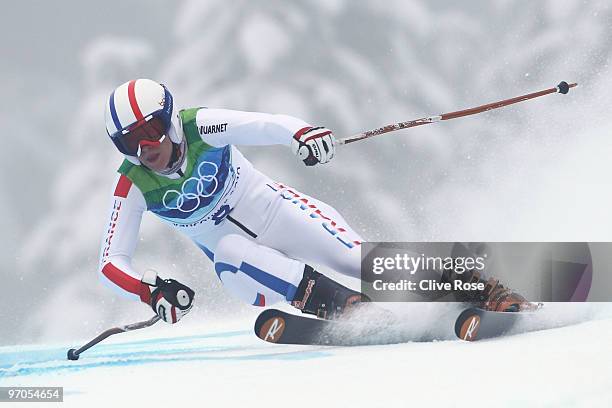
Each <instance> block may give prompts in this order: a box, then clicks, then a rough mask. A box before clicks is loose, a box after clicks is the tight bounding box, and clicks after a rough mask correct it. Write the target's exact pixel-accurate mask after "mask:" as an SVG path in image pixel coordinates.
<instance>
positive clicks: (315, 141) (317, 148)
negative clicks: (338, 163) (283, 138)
mask: <svg viewBox="0 0 612 408" xmlns="http://www.w3.org/2000/svg"><path fill="white" fill-rule="evenodd" d="M291 151H292V152H293V154H295V155H296V156H297V157H299V158H300V160H302V161H303V162H304V164H305V165H307V166H314V165H315V164H319V163H321V164H324V163H327V162H328V161H330V160H331V159H333V158H334V154H335V152H336V138H335V137H334V135H333V133H332V131H331V130H329V129H327V128H324V127H311V128H304V129H301V130H299V131H298V132H297V133H296V134H295V135H294V136H293V140H292V141H291Z"/></svg>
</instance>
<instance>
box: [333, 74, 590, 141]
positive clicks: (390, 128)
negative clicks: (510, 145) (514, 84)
mask: <svg viewBox="0 0 612 408" xmlns="http://www.w3.org/2000/svg"><path fill="white" fill-rule="evenodd" d="M577 85H578V84H576V83H572V84H568V83H567V82H565V81H562V82H561V83H559V85H557V86H556V87H554V88H549V89H544V90H542V91H538V92H533V93H530V94H525V95H520V96H517V97H514V98H510V99H504V100H502V101H497V102H491V103H488V104H486V105H481V106H476V107H474V108H469V109H464V110H460V111H456V112H449V113H441V114H439V115H434V116H427V117H425V118H420V119H415V120H409V121H407V122H398V123H393V124H390V125H386V126H383V127H380V128H378V129H372V130H367V131H365V132H361V133H357V134H355V135H352V136H348V137H345V138H343V139H338V140H337V144H338V145H345V144H348V143H353V142H357V141H359V140H363V139H368V138H370V137H373V136H378V135H382V134H385V133H389V132H394V131H396V130H401V129H406V128H411V127H415V126H421V125H427V124H430V123H434V122H439V121H441V120H450V119H456V118H461V117H464V116H470V115H475V114H477V113H481V112H486V111H490V110H493V109H497V108H501V107H503V106H508V105H512V104H515V103H519V102H523V101H526V100H529V99H534V98H539V97H540V96H544V95H548V94H551V93H561V94H566V93H568V92H569V90H570V88H573V87H575V86H577Z"/></svg>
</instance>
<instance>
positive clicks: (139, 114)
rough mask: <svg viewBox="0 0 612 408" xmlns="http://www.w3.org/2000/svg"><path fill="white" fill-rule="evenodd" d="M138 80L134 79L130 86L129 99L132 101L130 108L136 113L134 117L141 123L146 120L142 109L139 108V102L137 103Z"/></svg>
mask: <svg viewBox="0 0 612 408" xmlns="http://www.w3.org/2000/svg"><path fill="white" fill-rule="evenodd" d="M135 88H136V80H135V79H133V80H131V81H130V83H129V84H128V98H129V100H130V106H131V107H132V112H134V116H136V120H138V121H140V120H143V119H144V116H143V115H142V112H141V111H140V107H138V102H137V101H136V91H135Z"/></svg>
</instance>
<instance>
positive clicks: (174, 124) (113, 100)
mask: <svg viewBox="0 0 612 408" xmlns="http://www.w3.org/2000/svg"><path fill="white" fill-rule="evenodd" d="M105 120H106V130H107V133H108V135H109V136H110V138H111V140H112V141H113V143H114V144H115V146H116V147H117V149H118V150H119V151H120V152H121V153H123V154H124V156H125V160H124V161H123V163H122V164H121V166H120V167H119V170H118V175H117V178H116V181H115V182H114V185H113V188H112V197H111V199H110V205H109V216H108V223H107V228H106V230H105V233H104V238H103V241H102V248H101V253H100V263H99V271H100V274H101V277H102V279H103V280H104V281H105V282H107V283H111V286H112V287H114V288H119V289H120V291H121V292H122V293H124V294H126V295H127V296H130V297H132V298H134V299H140V300H141V301H142V302H144V303H146V304H147V305H149V306H150V307H152V308H153V310H154V311H155V312H156V313H157V314H158V315H159V316H160V318H161V319H163V320H164V321H166V322H169V323H176V322H177V321H179V320H180V319H181V318H182V317H183V316H184V315H185V314H187V313H188V312H189V311H190V310H191V308H192V305H193V299H194V295H195V293H194V291H193V290H192V289H191V288H189V287H188V286H187V285H184V284H182V283H180V282H178V281H177V280H174V279H162V278H161V277H160V276H157V274H156V272H154V271H152V270H146V271H144V272H143V273H139V272H137V271H136V270H135V269H134V268H133V267H132V265H131V258H132V255H133V253H134V251H135V247H136V243H137V239H138V231H139V228H140V222H141V218H142V215H143V213H144V212H145V211H151V212H153V213H154V214H155V215H156V216H158V217H159V218H161V219H162V220H164V221H165V222H167V223H169V224H170V225H172V226H173V227H174V228H176V229H177V230H179V231H181V232H183V233H184V234H185V235H187V236H188V237H189V238H190V239H191V240H192V241H193V242H194V243H195V244H196V245H197V246H198V247H199V248H200V249H201V250H202V251H203V252H204V253H205V254H206V256H207V257H208V258H209V259H210V260H211V261H212V262H213V263H214V270H215V272H216V273H217V276H218V277H219V279H220V280H221V282H222V283H223V285H224V287H225V288H227V289H228V290H229V291H230V292H232V293H233V294H234V295H235V296H237V297H238V298H240V299H242V300H243V301H245V302H247V303H249V304H253V305H255V306H268V305H271V304H273V303H277V302H287V303H290V304H291V305H293V306H294V307H296V308H297V309H299V310H301V311H302V312H303V313H308V314H314V315H316V316H318V317H321V318H327V319H333V318H336V317H338V316H339V315H341V314H343V313H344V312H346V311H347V310H349V309H350V308H352V307H353V306H355V305H357V304H358V303H360V302H362V301H368V299H367V297H365V296H364V295H362V294H360V293H359V292H356V291H354V290H351V289H349V288H346V287H344V286H342V285H341V284H339V283H338V282H335V281H334V280H332V279H330V278H328V277H326V276H325V275H322V274H321V273H319V272H317V271H316V270H314V268H313V267H312V266H310V265H309V264H310V263H314V264H321V265H325V266H327V267H330V268H332V269H334V270H335V271H337V272H340V273H342V274H344V275H348V276H351V277H354V278H360V249H359V248H360V245H361V243H362V242H363V240H362V238H361V237H360V236H359V235H358V234H357V233H356V232H355V231H354V230H353V229H352V228H351V227H350V226H349V225H348V224H347V222H346V221H345V220H344V219H343V218H342V216H341V215H340V214H339V213H338V211H336V210H335V209H334V208H332V207H331V206H329V205H327V204H325V203H323V202H321V201H319V200H317V199H315V198H312V197H310V196H308V195H306V194H304V193H301V192H299V191H297V190H296V189H294V188H291V187H289V186H287V185H284V184H282V183H280V182H277V181H274V180H272V179H270V178H269V177H267V176H266V175H264V174H262V173H261V172H259V171H258V170H257V169H255V168H254V167H253V165H252V164H251V163H250V162H249V161H248V160H246V159H245V158H244V156H243V155H242V154H241V153H240V151H239V150H238V149H237V148H236V147H235V145H251V146H261V145H273V144H280V145H286V146H288V147H290V148H291V151H292V152H293V154H294V155H296V156H297V157H298V158H299V160H301V161H302V162H304V164H306V165H307V166H314V165H318V164H325V163H328V162H329V161H330V160H332V159H333V158H334V154H335V138H334V135H333V133H332V132H331V131H330V130H329V129H327V128H325V127H321V126H313V125H310V124H308V123H306V122H304V121H303V120H300V119H297V118H294V117H291V116H287V115H275V114H267V113H255V112H241V111H235V110H227V109H212V108H191V109H184V110H180V111H179V110H178V109H177V108H176V106H175V104H174V100H173V97H172V95H171V94H170V92H169V91H168V89H167V88H166V87H165V86H164V85H161V84H158V83H156V82H154V81H152V80H149V79H137V80H132V81H129V82H126V83H124V84H122V85H120V86H119V87H117V88H116V89H115V90H114V91H113V92H112V93H111V95H110V98H109V99H108V102H107V104H106V112H105ZM471 278H472V277H471V276H470V279H471ZM478 278H479V277H476V279H478ZM489 295H490V296H489ZM471 300H473V299H471ZM479 300H480V302H481V304H482V305H484V306H485V307H488V308H490V309H491V310H506V309H509V308H517V309H520V307H521V305H522V304H523V303H524V302H526V301H525V299H524V298H522V296H520V295H518V294H516V293H514V292H512V291H508V290H505V289H504V288H503V287H501V285H498V284H497V283H496V284H495V287H492V288H491V287H489V292H488V293H487V294H485V296H484V297H482V298H481V299H479ZM491 300H494V301H495V302H494V304H493V303H486V301H491ZM487 305H488V306H487ZM517 305H518V306H517Z"/></svg>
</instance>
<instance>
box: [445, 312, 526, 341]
mask: <svg viewBox="0 0 612 408" xmlns="http://www.w3.org/2000/svg"><path fill="white" fill-rule="evenodd" d="M534 313H537V311H533V312H493V311H487V310H483V309H479V308H477V307H470V308H468V309H465V310H464V311H463V312H461V314H460V315H459V316H458V317H457V320H456V321H455V334H456V335H457V337H459V338H460V339H461V340H465V341H476V340H482V339H490V338H493V337H500V336H503V335H505V334H507V333H508V332H509V331H510V330H511V329H512V328H513V327H514V325H515V324H516V323H517V322H518V321H520V320H521V319H524V318H525V317H526V316H532V315H533V314H534Z"/></svg>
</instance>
